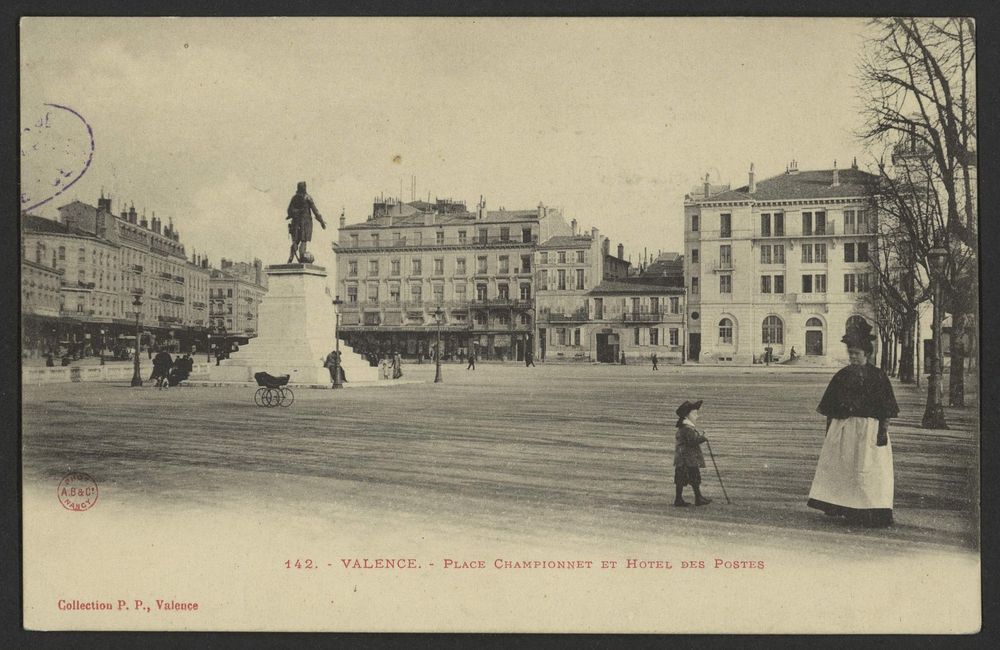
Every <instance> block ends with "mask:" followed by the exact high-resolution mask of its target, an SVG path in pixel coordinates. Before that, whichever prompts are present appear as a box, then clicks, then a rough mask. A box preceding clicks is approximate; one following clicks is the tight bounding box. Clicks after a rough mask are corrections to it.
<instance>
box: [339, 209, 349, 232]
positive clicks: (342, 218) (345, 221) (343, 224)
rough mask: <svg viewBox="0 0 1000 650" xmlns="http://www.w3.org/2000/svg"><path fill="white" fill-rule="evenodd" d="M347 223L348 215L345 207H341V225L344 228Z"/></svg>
mask: <svg viewBox="0 0 1000 650" xmlns="http://www.w3.org/2000/svg"><path fill="white" fill-rule="evenodd" d="M346 225H347V217H345V216H344V208H341V209H340V227H341V228H343V227H344V226H346Z"/></svg>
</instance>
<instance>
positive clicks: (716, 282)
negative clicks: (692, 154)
mask: <svg viewBox="0 0 1000 650" xmlns="http://www.w3.org/2000/svg"><path fill="white" fill-rule="evenodd" d="M869 179H870V175H869V174H866V173H865V172H862V171H859V170H858V169H857V165H856V164H855V165H854V166H852V167H851V168H848V169H841V170H838V169H837V168H836V167H834V168H833V169H826V170H818V171H802V172H800V171H799V170H798V167H797V164H796V163H794V162H793V163H792V164H791V165H790V166H789V168H788V170H787V171H786V172H785V173H784V174H781V175H778V176H774V177H772V178H768V179H766V180H762V181H760V182H756V181H755V179H754V171H753V166H752V165H751V167H750V174H749V183H748V184H747V185H746V186H743V187H740V188H738V189H735V190H723V191H713V190H715V188H713V187H711V186H709V185H708V184H707V182H706V184H705V186H704V188H703V190H702V191H700V192H692V193H691V194H689V195H688V196H687V197H686V198H685V203H684V235H685V259H686V262H687V264H686V269H685V282H686V284H687V287H688V293H689V296H688V305H687V309H688V312H687V317H688V350H689V356H690V358H691V359H693V360H697V361H700V362H702V363H733V364H750V363H753V362H755V361H760V360H761V359H764V358H765V352H766V351H767V350H768V349H770V351H771V355H772V357H774V358H779V359H787V358H789V356H790V355H791V353H792V349H793V348H794V349H795V354H796V355H798V356H805V357H806V358H807V359H808V358H813V359H814V360H815V361H816V362H817V363H829V364H836V363H841V362H843V361H844V360H846V351H845V350H844V349H843V346H842V345H839V341H840V337H841V336H842V335H843V333H844V331H845V327H846V324H847V321H848V320H849V319H851V318H864V319H866V320H869V321H871V318H872V317H871V309H870V307H869V306H868V304H867V302H866V300H865V295H866V293H867V292H868V290H869V287H870V283H871V277H870V271H871V267H870V262H869V254H870V253H872V251H873V247H874V245H875V235H874V233H875V232H876V231H875V228H874V214H873V211H872V210H871V202H870V200H869V198H867V196H866V194H867V190H866V188H867V186H868V182H869Z"/></svg>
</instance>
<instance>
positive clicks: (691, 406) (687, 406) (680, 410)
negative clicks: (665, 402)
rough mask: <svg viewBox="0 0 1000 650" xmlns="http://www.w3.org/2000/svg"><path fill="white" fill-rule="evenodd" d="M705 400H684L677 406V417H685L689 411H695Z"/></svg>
mask: <svg viewBox="0 0 1000 650" xmlns="http://www.w3.org/2000/svg"><path fill="white" fill-rule="evenodd" d="M704 401H705V400H698V401H697V402H689V401H687V400H684V403H683V404H681V405H680V406H678V407H677V417H679V418H686V417H687V416H688V414H689V413H691V411H697V410H698V409H700V408H701V405H702V403H704Z"/></svg>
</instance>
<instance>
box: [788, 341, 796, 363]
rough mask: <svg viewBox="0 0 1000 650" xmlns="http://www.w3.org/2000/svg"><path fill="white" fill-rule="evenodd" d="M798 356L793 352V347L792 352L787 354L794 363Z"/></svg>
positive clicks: (793, 347)
mask: <svg viewBox="0 0 1000 650" xmlns="http://www.w3.org/2000/svg"><path fill="white" fill-rule="evenodd" d="M798 356H799V355H798V354H797V353H796V352H795V346H794V345H793V346H792V351H791V352H790V353H789V355H788V358H789V359H791V360H792V361H794V360H795V359H796V358H798Z"/></svg>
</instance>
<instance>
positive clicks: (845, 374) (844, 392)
mask: <svg viewBox="0 0 1000 650" xmlns="http://www.w3.org/2000/svg"><path fill="white" fill-rule="evenodd" d="M816 410H817V411H819V412H820V413H822V414H823V415H825V416H827V417H830V418H837V419H843V418H849V417H861V418H877V419H879V420H884V419H886V418H894V417H896V416H897V415H899V405H898V404H896V396H895V395H894V394H893V392H892V385H891V384H890V383H889V378H888V377H887V376H886V374H885V373H884V372H882V370H880V369H879V368H876V367H875V366H873V365H871V364H869V363H866V364H865V365H863V366H847V367H846V368H842V369H841V370H840V371H838V372H837V374H835V375H834V376H833V379H831V380H830V385H829V386H827V387H826V392H825V393H824V394H823V399H822V400H820V403H819V407H818V408H817V409H816Z"/></svg>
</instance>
